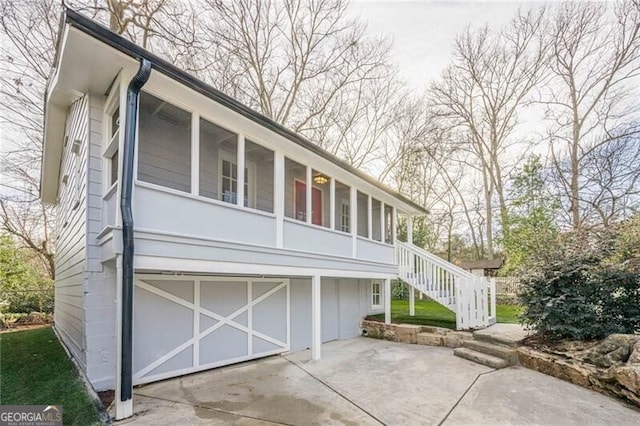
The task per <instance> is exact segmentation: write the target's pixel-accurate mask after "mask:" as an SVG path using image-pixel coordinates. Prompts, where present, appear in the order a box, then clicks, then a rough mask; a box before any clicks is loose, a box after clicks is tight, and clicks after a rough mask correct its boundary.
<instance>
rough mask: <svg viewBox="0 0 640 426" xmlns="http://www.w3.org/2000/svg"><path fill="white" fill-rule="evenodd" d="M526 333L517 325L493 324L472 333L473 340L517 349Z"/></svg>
mask: <svg viewBox="0 0 640 426" xmlns="http://www.w3.org/2000/svg"><path fill="white" fill-rule="evenodd" d="M527 335H528V332H527V331H526V330H525V329H524V328H523V327H522V326H520V325H518V324H494V325H492V326H491V327H487V328H483V329H482V330H476V331H474V332H473V338H474V339H476V340H481V341H483V342H488V343H494V344H497V345H504V346H511V347H514V348H515V347H518V346H520V345H521V344H522V341H523V340H524V339H525V338H526V337H527Z"/></svg>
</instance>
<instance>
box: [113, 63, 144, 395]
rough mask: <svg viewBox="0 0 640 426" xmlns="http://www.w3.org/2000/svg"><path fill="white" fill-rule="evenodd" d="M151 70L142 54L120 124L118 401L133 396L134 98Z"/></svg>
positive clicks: (136, 127) (136, 102) (135, 125)
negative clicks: (122, 126) (122, 137)
mask: <svg viewBox="0 0 640 426" xmlns="http://www.w3.org/2000/svg"><path fill="white" fill-rule="evenodd" d="M150 74H151V62H149V61H148V60H147V59H144V58H142V59H141V60H140V68H139V69H138V72H137V73H136V75H135V76H133V79H131V82H130V83H129V88H128V89H127V107H126V108H127V109H126V113H125V114H126V116H125V127H124V149H123V152H122V177H121V182H122V190H121V194H120V211H121V212H122V246H123V247H122V313H121V315H122V321H121V326H122V330H121V340H122V341H121V353H120V356H121V370H120V395H119V396H118V397H119V398H120V401H122V402H126V401H130V400H131V398H132V397H133V256H134V247H133V211H132V208H131V192H132V188H133V159H134V153H135V143H136V132H137V129H138V98H139V96H140V90H141V89H142V86H144V85H145V83H146V82H147V80H148V79H149V75H150Z"/></svg>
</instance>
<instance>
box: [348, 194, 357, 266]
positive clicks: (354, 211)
mask: <svg viewBox="0 0 640 426" xmlns="http://www.w3.org/2000/svg"><path fill="white" fill-rule="evenodd" d="M349 195H350V198H351V200H350V202H349V208H350V211H349V215H350V216H349V217H350V219H351V224H350V226H351V257H356V255H357V253H356V250H357V247H358V192H357V190H356V189H355V188H354V187H353V186H352V187H350V188H349Z"/></svg>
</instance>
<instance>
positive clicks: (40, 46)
mask: <svg viewBox="0 0 640 426" xmlns="http://www.w3.org/2000/svg"><path fill="white" fill-rule="evenodd" d="M175 4H179V3H178V2H168V1H165V0H150V1H131V0H127V1H124V0H123V1H118V0H107V1H106V2H105V3H102V2H100V1H76V2H73V3H72V4H71V6H72V7H74V8H77V9H78V10H81V11H83V12H84V13H87V14H89V15H91V16H92V17H97V18H98V19H104V20H105V21H107V22H109V21H111V24H112V28H113V29H114V30H116V31H117V32H119V33H123V34H125V35H128V36H129V37H132V38H134V39H135V40H138V38H139V39H140V42H141V43H143V44H145V45H148V44H149V43H150V42H151V41H153V40H158V44H161V45H162V46H165V47H166V46H173V47H174V48H173V50H171V49H168V48H166V49H165V50H166V51H172V52H174V53H175V54H176V55H179V54H180V52H181V51H182V50H184V49H181V48H177V47H180V46H190V45H189V44H188V43H189V40H188V39H185V40H182V41H180V40H179V39H178V38H177V36H179V35H180V34H182V33H181V32H180V31H170V28H168V27H166V26H165V25H168V24H166V22H171V21H170V19H169V18H170V17H171V16H172V15H175V14H177V13H178V12H179V11H180V10H181V9H176V7H177V6H175ZM0 12H1V14H0V15H1V16H0V25H1V27H0V29H1V31H2V38H3V43H2V44H1V45H0V55H2V56H1V64H2V69H1V71H2V72H0V85H1V88H0V95H1V96H0V120H1V123H2V151H3V155H2V158H0V177H1V178H2V181H1V183H0V230H2V231H4V232H7V233H9V234H11V235H13V236H14V237H15V238H17V239H18V241H20V242H21V243H22V244H23V245H24V246H25V247H27V248H29V249H31V250H32V251H33V253H34V254H35V255H36V256H38V258H39V259H40V260H41V264H42V265H43V267H44V270H45V271H46V272H47V274H48V275H49V276H50V277H51V278H54V277H55V263H54V238H55V233H56V229H55V209H54V208H52V207H47V206H44V205H42V204H41V203H40V200H39V187H40V165H41V161H42V136H43V117H44V116H43V105H44V102H43V99H44V93H45V86H46V81H47V78H48V77H49V72H50V69H51V66H52V64H53V59H54V55H55V43H56V37H57V31H58V29H59V28H58V25H59V24H58V22H59V17H60V12H61V9H60V2H59V1H57V0H33V1H29V2H24V1H19V0H18V1H3V2H2V3H0ZM110 16H111V17H113V18H112V19H110ZM125 17H126V18H125ZM161 17H162V19H161ZM184 28H189V27H188V25H185V26H184ZM161 35H162V36H161ZM182 42H184V44H181V43H182Z"/></svg>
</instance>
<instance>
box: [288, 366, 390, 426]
mask: <svg viewBox="0 0 640 426" xmlns="http://www.w3.org/2000/svg"><path fill="white" fill-rule="evenodd" d="M282 358H284V359H286V360H287V361H289V362H290V363H291V364H293V365H295V366H296V367H298V368H299V369H300V370H302V371H304V372H305V373H306V374H308V375H309V376H310V377H311V378H313V379H314V380H316V381H317V382H319V383H321V384H322V385H323V386H324V387H326V388H327V389H329V390H330V391H332V392H334V393H335V394H336V395H338V396H340V397H341V398H342V399H344V400H345V401H347V402H348V403H349V404H351V405H353V406H354V407H356V408H357V409H359V410H361V411H362V412H363V413H365V414H366V415H368V416H369V417H371V418H372V419H374V420H375V421H376V422H378V423H380V424H381V425H386V423H385V422H383V421H382V420H380V419H379V418H378V417H376V416H375V415H374V414H373V413H371V412H370V411H369V410H367V409H366V408H364V407H362V406H361V405H358V404H357V403H356V402H354V401H352V400H351V399H349V398H348V397H347V396H346V395H345V394H343V393H342V392H340V391H339V390H337V389H336V388H334V387H333V386H331V385H330V384H329V383H327V382H325V381H324V380H322V379H321V378H319V377H316V376H314V375H313V374H312V373H311V372H310V371H309V370H307V369H305V368H304V367H303V366H302V365H300V364H298V363H296V362H295V361H292V360H290V359H289V358H287V357H286V356H285V355H283V356H282Z"/></svg>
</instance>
